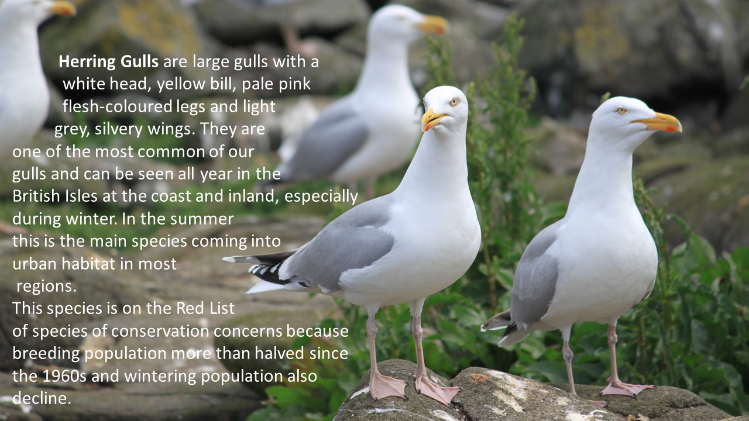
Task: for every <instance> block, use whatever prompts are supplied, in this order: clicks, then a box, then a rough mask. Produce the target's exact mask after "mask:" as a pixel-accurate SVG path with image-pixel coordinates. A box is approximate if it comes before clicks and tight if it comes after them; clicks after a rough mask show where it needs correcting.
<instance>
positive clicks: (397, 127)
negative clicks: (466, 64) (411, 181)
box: [267, 5, 448, 199]
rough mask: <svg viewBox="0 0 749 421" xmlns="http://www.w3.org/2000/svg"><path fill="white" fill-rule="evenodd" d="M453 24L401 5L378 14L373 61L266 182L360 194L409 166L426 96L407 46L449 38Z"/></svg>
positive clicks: (370, 40)
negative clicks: (320, 184) (428, 37)
mask: <svg viewBox="0 0 749 421" xmlns="http://www.w3.org/2000/svg"><path fill="white" fill-rule="evenodd" d="M447 27H448V25H447V21H446V20H445V19H443V18H441V17H437V16H425V15H422V14H421V13H418V12H416V11H415V10H413V9H411V8H409V7H406V6H401V5H390V6H386V7H383V8H382V9H380V10H378V11H377V12H376V13H374V15H372V19H371V20H370V22H369V30H368V33H367V56H366V58H365V60H364V68H363V70H362V73H361V75H360V76H359V81H358V83H357V85H356V88H355V89H354V91H353V92H352V93H351V94H349V95H347V96H345V97H343V98H341V99H339V100H338V101H336V102H335V103H333V104H332V105H331V106H330V107H328V108H327V109H325V110H324V111H323V112H322V114H321V115H320V117H319V118H318V119H317V120H316V121H315V122H314V123H313V124H312V125H311V126H310V127H309V129H307V131H306V132H305V133H304V134H303V135H302V137H301V138H300V139H299V141H298V143H297V144H296V149H295V150H294V153H293V154H292V156H291V158H289V159H288V160H284V161H282V162H281V164H280V165H279V167H278V170H279V171H280V173H281V179H280V180H274V181H270V182H269V183H267V184H277V183H288V182H300V181H308V180H315V179H325V178H327V179H330V180H332V181H334V182H336V183H340V184H345V185H348V186H350V187H351V188H352V190H356V188H355V187H356V186H355V185H356V183H358V181H359V180H362V179H367V180H368V187H367V196H368V198H370V199H371V198H372V197H374V183H375V181H376V179H377V177H378V176H380V175H382V174H384V173H387V172H390V171H392V170H395V169H397V168H399V167H400V166H401V165H403V164H404V163H406V162H407V161H408V159H409V158H411V154H412V153H413V148H414V146H415V145H416V143H417V141H418V136H419V97H418V95H417V94H416V90H415V89H414V87H413V83H411V78H410V76H409V73H408V45H409V44H410V43H411V42H412V41H414V40H416V39H417V38H419V37H420V36H421V34H422V33H424V32H431V33H444V32H445V31H446V30H447Z"/></svg>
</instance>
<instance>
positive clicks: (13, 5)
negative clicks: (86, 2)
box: [0, 0, 75, 234]
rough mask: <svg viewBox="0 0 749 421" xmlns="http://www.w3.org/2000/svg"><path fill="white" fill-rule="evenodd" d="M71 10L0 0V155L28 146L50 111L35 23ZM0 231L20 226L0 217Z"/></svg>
mask: <svg viewBox="0 0 749 421" xmlns="http://www.w3.org/2000/svg"><path fill="white" fill-rule="evenodd" d="M53 14H57V15H63V16H70V15H74V14H75V6H73V4H72V3H69V2H66V1H50V0H5V1H3V0H0V158H6V157H8V156H10V155H11V153H12V151H13V149H14V148H17V147H19V146H28V145H29V143H30V142H31V140H32V139H33V138H34V136H35V135H36V133H37V132H38V131H39V129H41V127H42V125H43V124H44V121H45V120H46V119H47V114H48V113H49V87H47V80H46V79H45V77H44V71H43V70H42V60H41V57H40V56H39V36H38V34H37V28H38V27H39V24H41V23H42V22H44V21H45V20H46V19H47V18H49V17H50V16H51V15H53ZM0 232H5V233H8V234H18V233H24V232H27V231H26V230H25V229H22V228H19V227H16V226H13V225H10V224H8V223H6V222H4V221H0Z"/></svg>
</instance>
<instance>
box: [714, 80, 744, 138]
mask: <svg viewBox="0 0 749 421" xmlns="http://www.w3.org/2000/svg"><path fill="white" fill-rule="evenodd" d="M747 114H749V89H746V88H745V89H744V90H742V91H741V92H739V93H738V95H736V96H735V97H733V99H731V101H730V102H729V103H728V106H727V107H726V109H725V111H723V114H722V115H721V117H720V128H721V130H724V131H730V130H734V129H737V128H740V127H749V118H747V117H746V116H747Z"/></svg>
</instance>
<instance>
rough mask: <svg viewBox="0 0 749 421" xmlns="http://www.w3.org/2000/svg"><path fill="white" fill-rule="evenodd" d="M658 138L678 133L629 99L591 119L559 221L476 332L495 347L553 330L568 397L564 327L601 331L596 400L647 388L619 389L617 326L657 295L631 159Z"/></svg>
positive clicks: (531, 249)
mask: <svg viewBox="0 0 749 421" xmlns="http://www.w3.org/2000/svg"><path fill="white" fill-rule="evenodd" d="M656 131H665V132H681V124H680V123H679V121H678V120H677V119H676V118H674V117H672V116H669V115H665V114H660V113H656V112H654V111H653V110H651V109H650V108H648V106H647V105H645V103H643V102H642V101H640V100H637V99H634V98H626V97H616V98H611V99H609V100H608V101H606V102H605V103H603V104H602V105H601V106H600V107H599V108H598V109H597V110H596V111H595V112H594V113H593V120H592V121H591V124H590V132H589V135H588V145H587V148H586V150H585V160H584V161H583V165H582V168H580V174H579V175H578V177H577V181H576V182H575V188H574V190H573V192H572V197H571V198H570V203H569V207H568V209H567V214H566V215H565V217H564V218H562V220H560V221H558V222H557V223H555V224H553V225H551V226H549V227H547V228H546V229H544V230H543V231H541V232H540V233H539V234H538V235H536V237H535V238H534V239H533V240H532V241H531V242H530V244H529V245H528V247H527V248H526V249H525V252H524V253H523V256H522V258H521V259H520V263H519V264H518V267H517V270H516V272H515V282H514V285H513V288H512V303H511V306H510V309H509V310H507V311H505V312H503V313H500V314H497V315H496V316H494V317H492V318H491V319H489V320H488V321H487V322H486V323H484V324H483V325H482V327H481V328H482V330H493V329H500V328H506V330H505V333H504V337H503V338H502V340H501V341H500V342H499V346H509V345H513V344H515V343H517V342H519V341H521V340H522V339H523V338H525V337H526V336H528V334H529V333H530V332H532V331H534V330H538V329H541V330H556V329H559V330H561V331H562V338H563V339H564V345H563V347H562V353H563V356H564V361H565V363H566V365H567V376H568V378H569V383H570V392H571V393H573V394H575V383H574V381H573V377H572V357H573V353H572V350H571V349H570V346H569V340H570V333H571V329H572V324H573V323H580V322H598V323H605V324H608V325H609V328H608V344H609V349H610V352H611V377H610V378H609V385H608V386H607V387H606V388H605V389H604V390H603V392H602V393H603V394H604V395H612V394H613V395H625V396H632V397H635V396H636V395H637V394H638V393H640V391H642V390H643V389H651V388H653V386H641V385H632V384H627V383H623V382H622V381H621V380H620V379H619V375H618V372H617V368H616V342H617V336H616V323H617V320H618V319H619V317H620V316H621V315H622V314H623V313H624V312H625V311H627V310H628V309H629V308H630V307H632V306H634V305H635V304H637V303H639V302H640V301H642V300H644V299H645V298H647V297H648V296H649V295H650V292H651V291H652V290H653V286H654V285H655V275H656V272H657V270H658V252H657V250H656V246H655V242H654V241H653V237H652V236H651V235H650V232H649V231H648V228H647V226H645V223H644V221H643V219H642V216H641V215H640V212H639V210H638V208H637V205H636V204H635V198H634V193H633V189H632V153H633V152H634V150H635V148H637V147H638V146H639V145H640V144H642V143H643V142H644V141H645V140H646V139H647V138H649V137H650V136H651V135H652V134H653V133H655V132H656Z"/></svg>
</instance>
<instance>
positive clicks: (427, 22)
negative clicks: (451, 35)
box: [416, 15, 450, 34]
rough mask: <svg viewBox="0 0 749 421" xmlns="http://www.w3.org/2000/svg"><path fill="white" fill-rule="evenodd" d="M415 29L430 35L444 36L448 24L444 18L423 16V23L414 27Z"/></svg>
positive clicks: (448, 27)
mask: <svg viewBox="0 0 749 421" xmlns="http://www.w3.org/2000/svg"><path fill="white" fill-rule="evenodd" d="M416 27H417V28H419V29H420V30H421V31H423V32H429V33H431V34H445V33H447V31H448V30H450V24H448V23H447V20H445V18H442V17H439V16H431V15H427V16H425V17H424V21H423V22H421V23H420V24H418V25H416Z"/></svg>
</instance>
